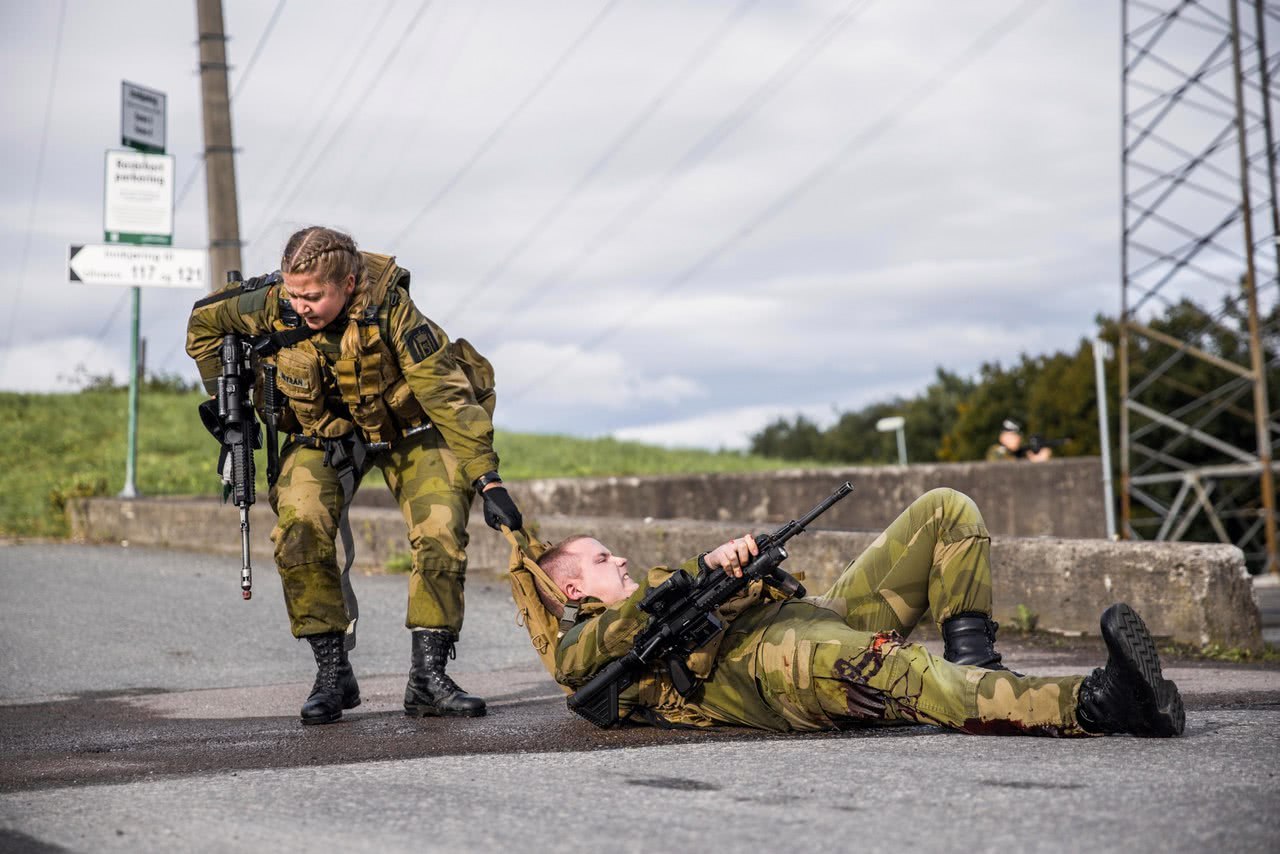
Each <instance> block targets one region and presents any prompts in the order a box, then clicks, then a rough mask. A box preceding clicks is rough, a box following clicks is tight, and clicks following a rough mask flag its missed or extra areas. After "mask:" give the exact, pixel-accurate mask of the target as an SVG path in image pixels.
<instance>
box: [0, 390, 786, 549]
mask: <svg viewBox="0 0 1280 854" xmlns="http://www.w3.org/2000/svg"><path fill="white" fill-rule="evenodd" d="M203 399H204V397H203V394H202V393H199V392H187V393H179V392H173V391H146V390H144V391H143V392H142V393H141V394H140V395H139V404H138V409H139V412H138V460H137V466H138V470H137V473H136V475H135V482H136V484H137V487H138V491H139V492H140V493H141V494H143V495H217V494H218V493H219V491H220V489H221V483H220V481H219V480H218V476H217V474H216V473H215V472H214V464H215V462H216V460H217V447H216V446H215V444H214V442H213V439H212V438H211V437H210V436H209V434H208V433H207V432H205V429H204V427H203V426H201V424H200V420H199V417H198V416H197V415H196V406H197V405H198V404H199V403H200V401H201V400H203ZM128 400H129V396H128V392H127V391H125V390H121V389H100V390H88V391H81V392H78V393H75V394H16V393H12V392H0V436H2V437H3V439H2V440H0V471H3V472H4V481H3V482H4V488H3V489H0V535H3V536H24V537H62V536H66V534H67V522H66V518H65V515H64V513H63V505H64V502H65V500H66V499H67V498H70V497H73V496H78V495H115V494H117V493H119V492H120V490H121V489H123V487H124V476H125V455H126V444H127V434H128ZM494 443H495V445H496V446H497V450H498V454H499V456H501V458H502V461H503V462H502V473H503V475H504V476H506V477H507V478H509V479H512V480H516V479H521V478H531V477H580V476H590V475H633V474H677V473H708V472H738V471H759V470H766V469H778V468H790V467H794V466H796V465H798V464H797V463H795V462H790V461H785V460H775V459H765V458H763V457H753V456H749V455H746V454H741V453H736V452H733V451H719V452H713V451H698V450H666V449H663V448H657V447H653V446H649V445H643V444H640V443H638V442H619V441H617V440H614V439H578V438H573V437H569V436H542V435H530V434H523V433H508V432H504V431H499V432H498V434H497V437H496V439H495V442H494ZM264 465H265V461H264V459H263V457H262V455H261V453H259V457H258V488H259V495H260V496H261V497H262V498H263V499H265V489H266V485H265V482H264V477H263V474H262V469H263V466H264Z"/></svg>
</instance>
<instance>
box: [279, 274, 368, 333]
mask: <svg viewBox="0 0 1280 854" xmlns="http://www.w3.org/2000/svg"><path fill="white" fill-rule="evenodd" d="M355 289H356V277H355V276H347V280H346V281H345V282H322V281H321V280H320V278H319V277H318V276H316V274H315V273H285V274H284V293H285V296H286V297H287V298H288V300H289V303H290V305H292V306H293V310H294V311H296V312H297V313H298V317H301V318H302V322H303V323H305V324H307V328H308V329H323V328H324V327H326V326H328V325H329V324H330V323H332V322H333V320H334V318H335V317H337V316H338V315H339V314H341V313H342V310H343V309H344V308H346V307H347V300H348V299H350V298H351V294H352V292H354V291H355Z"/></svg>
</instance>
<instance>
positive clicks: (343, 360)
mask: <svg viewBox="0 0 1280 854" xmlns="http://www.w3.org/2000/svg"><path fill="white" fill-rule="evenodd" d="M363 255H364V260H365V271H366V281H367V282H368V283H369V284H368V285H367V287H368V288H369V308H368V309H366V310H365V312H364V313H363V314H362V315H361V316H359V317H356V318H352V319H351V320H349V321H348V323H349V324H350V325H354V326H355V327H356V330H357V334H358V335H359V344H358V345H357V347H356V352H355V353H354V354H353V355H345V354H344V355H342V356H340V357H339V358H338V359H337V360H336V361H334V363H333V365H332V367H330V365H329V363H328V360H327V359H326V358H325V356H324V354H323V353H321V352H320V350H319V348H317V347H316V345H315V344H314V343H313V342H312V341H311V340H303V341H301V342H299V343H297V344H295V345H293V346H292V347H288V348H285V349H283V350H281V351H280V352H279V353H278V354H276V356H275V363H276V368H277V384H278V386H279V388H280V391H281V392H282V393H283V394H284V395H285V396H286V397H287V398H288V399H289V409H290V410H291V411H292V413H293V415H294V416H295V417H296V419H297V427H298V432H300V433H303V434H305V435H308V436H316V437H319V438H324V439H336V438H339V437H342V436H345V435H347V434H348V433H350V432H351V431H352V429H353V428H355V429H358V430H359V431H360V433H361V435H362V437H363V438H364V440H365V441H366V442H368V443H379V442H392V441H394V440H395V439H398V438H399V437H400V436H402V435H404V434H405V433H406V432H407V431H409V430H412V429H413V428H415V427H422V426H423V425H426V424H428V420H427V414H426V412H425V411H424V410H423V408H422V405H421V404H420V403H418V400H417V398H416V397H414V394H413V390H412V389H411V388H410V387H409V382H408V380H407V379H406V378H405V376H404V374H403V373H402V372H401V370H400V363H399V360H398V359H397V358H396V355H395V353H394V352H393V351H392V350H391V348H390V346H388V344H387V342H386V338H387V337H388V336H389V323H390V321H389V315H390V312H391V309H392V308H393V307H394V306H396V305H398V304H399V302H400V300H401V298H402V293H401V292H402V290H403V291H404V292H405V293H407V292H408V289H409V271H407V270H404V269H402V268H401V267H399V266H397V265H396V263H395V258H394V257H392V256H389V255H376V254H373V253H369V252H365V253H363ZM281 303H282V305H281V309H282V311H281V315H282V318H281V320H280V321H279V322H278V323H277V328H278V329H285V328H289V327H290V326H291V325H296V323H297V322H300V321H298V320H297V317H296V315H294V314H293V312H292V309H291V308H289V306H288V302H287V300H284V299H283V298H282V299H281ZM349 328H350V327H348V329H349ZM447 349H448V350H449V352H450V354H451V355H452V356H453V357H454V359H455V360H456V361H457V362H458V364H459V365H460V366H461V368H462V370H463V372H464V373H465V374H466V376H467V379H468V380H469V381H470V383H471V386H472V390H473V391H474V393H475V396H476V400H477V402H478V403H480V405H481V406H483V407H484V409H485V410H486V411H487V412H488V413H489V415H490V416H492V415H493V408H494V402H495V401H494V392H493V368H492V366H491V365H490V364H489V361H488V360H487V359H485V358H484V357H483V356H481V355H480V354H479V353H478V352H476V350H475V348H474V347H472V346H471V344H470V343H469V342H467V341H466V340H465V339H462V338H460V339H458V340H456V341H451V342H449V344H448V345H447ZM333 397H340V398H341V400H342V402H343V404H345V405H346V408H347V410H348V411H349V412H350V415H351V418H350V419H348V418H346V417H344V416H343V415H342V414H339V413H336V412H333V411H332V409H331V408H330V406H329V405H328V404H327V402H326V401H327V399H332V398H333ZM353 422H354V423H353Z"/></svg>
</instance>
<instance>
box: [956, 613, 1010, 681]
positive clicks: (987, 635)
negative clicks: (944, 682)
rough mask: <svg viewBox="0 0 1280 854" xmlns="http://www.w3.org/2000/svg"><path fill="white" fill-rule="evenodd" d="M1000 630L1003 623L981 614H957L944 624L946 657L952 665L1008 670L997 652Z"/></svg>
mask: <svg viewBox="0 0 1280 854" xmlns="http://www.w3.org/2000/svg"><path fill="white" fill-rule="evenodd" d="M998 628H1000V624H999V623H997V622H996V621H995V620H993V619H991V617H990V616H988V615H987V614H984V613H982V612H981V611H965V612H964V613H962V614H953V615H952V616H951V617H949V618H948V619H946V620H944V621H943V623H942V643H943V653H942V657H943V658H945V659H946V660H947V661H950V662H951V663H952V664H972V665H976V666H978V667H985V668H987V669H988V670H1008V669H1009V668H1007V667H1005V666H1004V665H1003V664H1001V663H1000V653H998V652H996V649H995V643H996V630H997V629H998Z"/></svg>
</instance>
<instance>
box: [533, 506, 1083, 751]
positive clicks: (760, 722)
mask: <svg viewBox="0 0 1280 854" xmlns="http://www.w3.org/2000/svg"><path fill="white" fill-rule="evenodd" d="M989 553H990V536H989V534H988V533H987V528H986V525H985V524H984V523H983V520H982V516H981V514H980V513H979V511H978V508H977V506H976V505H974V503H973V502H972V501H971V500H970V499H969V498H968V497H967V496H965V495H963V494H961V493H959V492H956V491H954V490H950V489H935V490H933V491H931V492H929V493H927V494H925V495H924V496H921V497H920V498H919V499H917V500H916V501H915V502H913V503H912V504H911V506H910V507H908V508H907V509H906V511H905V512H903V513H902V515H901V516H899V517H898V519H897V520H895V521H894V522H893V523H892V524H891V525H890V526H889V527H888V528H887V529H886V530H885V531H884V533H882V534H881V535H880V537H879V538H877V539H876V541H875V542H874V543H873V544H872V545H871V547H870V548H868V549H867V551H866V552H864V553H863V554H862V555H861V556H860V557H858V559H857V560H855V561H853V562H852V563H851V564H850V565H849V566H848V567H847V568H846V569H845V571H844V573H843V574H842V575H841V576H840V578H839V580H837V581H836V583H835V585H834V586H833V587H832V588H831V589H830V590H829V591H827V592H826V593H825V594H824V595H822V596H815V597H810V598H807V599H802V600H792V601H783V602H778V601H770V600H769V597H768V592H767V591H762V590H761V589H760V587H759V584H758V583H757V584H755V585H752V588H750V589H749V590H748V591H747V593H746V595H745V596H744V597H743V598H742V599H741V600H734V601H731V602H729V603H727V604H726V605H725V607H724V608H722V609H721V615H722V616H723V617H725V618H726V619H727V620H728V621H729V626H728V628H727V629H726V630H725V632H723V633H722V634H721V635H720V636H719V637H718V638H716V639H714V640H713V641H712V642H711V644H709V645H708V647H706V648H704V649H702V650H699V651H698V652H697V653H695V654H694V655H693V656H691V657H690V660H689V662H688V663H689V666H690V669H691V670H693V671H694V673H695V674H697V675H699V676H700V677H702V680H703V681H702V684H701V690H700V691H699V692H696V693H695V694H694V695H693V697H692V698H691V699H688V700H685V699H683V698H681V697H680V696H679V695H678V694H677V693H676V692H675V691H674V689H673V688H672V687H671V684H670V678H669V677H668V676H667V675H666V673H665V672H664V671H662V670H661V669H657V668H655V669H654V670H653V671H652V672H651V673H649V674H648V675H647V676H646V677H645V678H643V679H641V680H640V682H639V683H638V684H637V685H635V686H632V687H631V688H629V689H628V690H627V691H625V692H624V693H623V696H622V706H623V712H624V713H625V711H626V710H627V709H630V708H637V709H638V710H640V716H642V717H644V716H650V717H651V716H653V714H654V713H656V715H657V716H658V717H660V718H662V719H665V720H666V721H669V722H672V723H683V724H693V725H699V726H710V725H714V724H734V725H740V726H750V727H759V728H762V729H770V730H778V731H807V730H821V729H832V728H840V727H844V726H847V725H850V724H856V723H899V722H919V723H928V724H935V725H937V726H943V727H948V728H951V729H957V730H962V731H965V732H971V733H1004V732H1008V733H1027V734H1036V735H1057V736H1063V735H1085V734H1086V733H1085V732H1084V731H1083V730H1082V729H1080V727H1079V725H1078V723H1077V722H1076V718H1075V708H1076V695H1077V692H1078V691H1079V686H1080V683H1081V681H1082V679H1083V677H1079V676H1071V677H1064V678H1035V677H1026V676H1019V675H1017V674H1014V673H1011V672H1009V671H1003V670H986V669H984V668H981V667H970V666H961V665H955V664H951V663H950V662H947V661H945V660H943V659H942V658H941V657H940V656H934V655H933V654H931V653H930V652H929V651H928V650H927V649H925V647H923V646H921V645H919V644H914V643H908V642H907V641H906V637H907V636H908V635H909V634H910V632H911V630H912V629H913V628H914V627H915V626H916V624H917V623H918V622H919V621H920V620H921V619H923V618H924V617H926V616H927V617H928V619H929V620H931V621H932V622H933V623H935V624H936V625H938V626H941V624H942V622H943V621H944V620H945V619H947V618H948V617H950V616H951V615H953V614H960V613H965V612H978V611H980V612H983V613H987V614H989V613H990V612H991V568H990V563H989ZM682 568H683V569H685V570H686V571H688V572H691V573H696V572H697V571H698V565H697V559H696V558H695V559H692V560H690V561H688V562H686V563H685V564H684V565H683V567H682ZM671 572H672V570H670V569H667V568H665V567H659V568H657V569H654V570H650V572H649V574H648V577H647V579H646V580H645V583H642V584H641V587H640V589H639V590H638V591H636V592H635V593H634V594H632V595H631V596H630V597H628V598H627V599H626V600H625V601H623V602H621V603H618V604H616V605H614V606H612V607H609V608H601V607H599V606H597V607H596V608H595V609H592V610H586V611H584V612H582V613H585V614H586V616H585V618H583V617H582V616H581V615H580V618H579V622H578V623H577V624H576V625H574V626H573V627H572V628H571V629H569V631H568V632H566V633H565V635H564V637H563V638H562V639H561V641H560V643H559V645H558V647H557V650H556V665H557V673H556V679H557V681H558V682H560V683H561V684H562V685H565V686H567V687H570V688H576V687H578V686H579V685H581V684H583V683H584V682H585V681H586V680H587V679H588V678H590V676H591V675H593V674H594V673H595V672H596V671H597V670H599V669H600V668H601V667H602V666H603V665H604V664H606V663H607V662H608V661H609V660H611V659H613V658H617V657H618V656H620V655H622V654H623V653H625V652H626V651H627V650H628V649H630V647H631V641H632V640H633V639H634V638H635V636H636V634H637V633H638V632H639V631H640V630H641V629H642V628H643V627H644V625H645V622H646V620H647V619H648V615H646V614H644V613H643V612H642V611H640V610H639V603H640V600H641V599H642V598H643V597H644V595H645V592H646V591H647V590H648V589H649V588H650V587H651V586H654V585H656V584H660V583H661V582H662V581H664V580H665V579H666V578H667V577H669V576H670V574H671Z"/></svg>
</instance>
